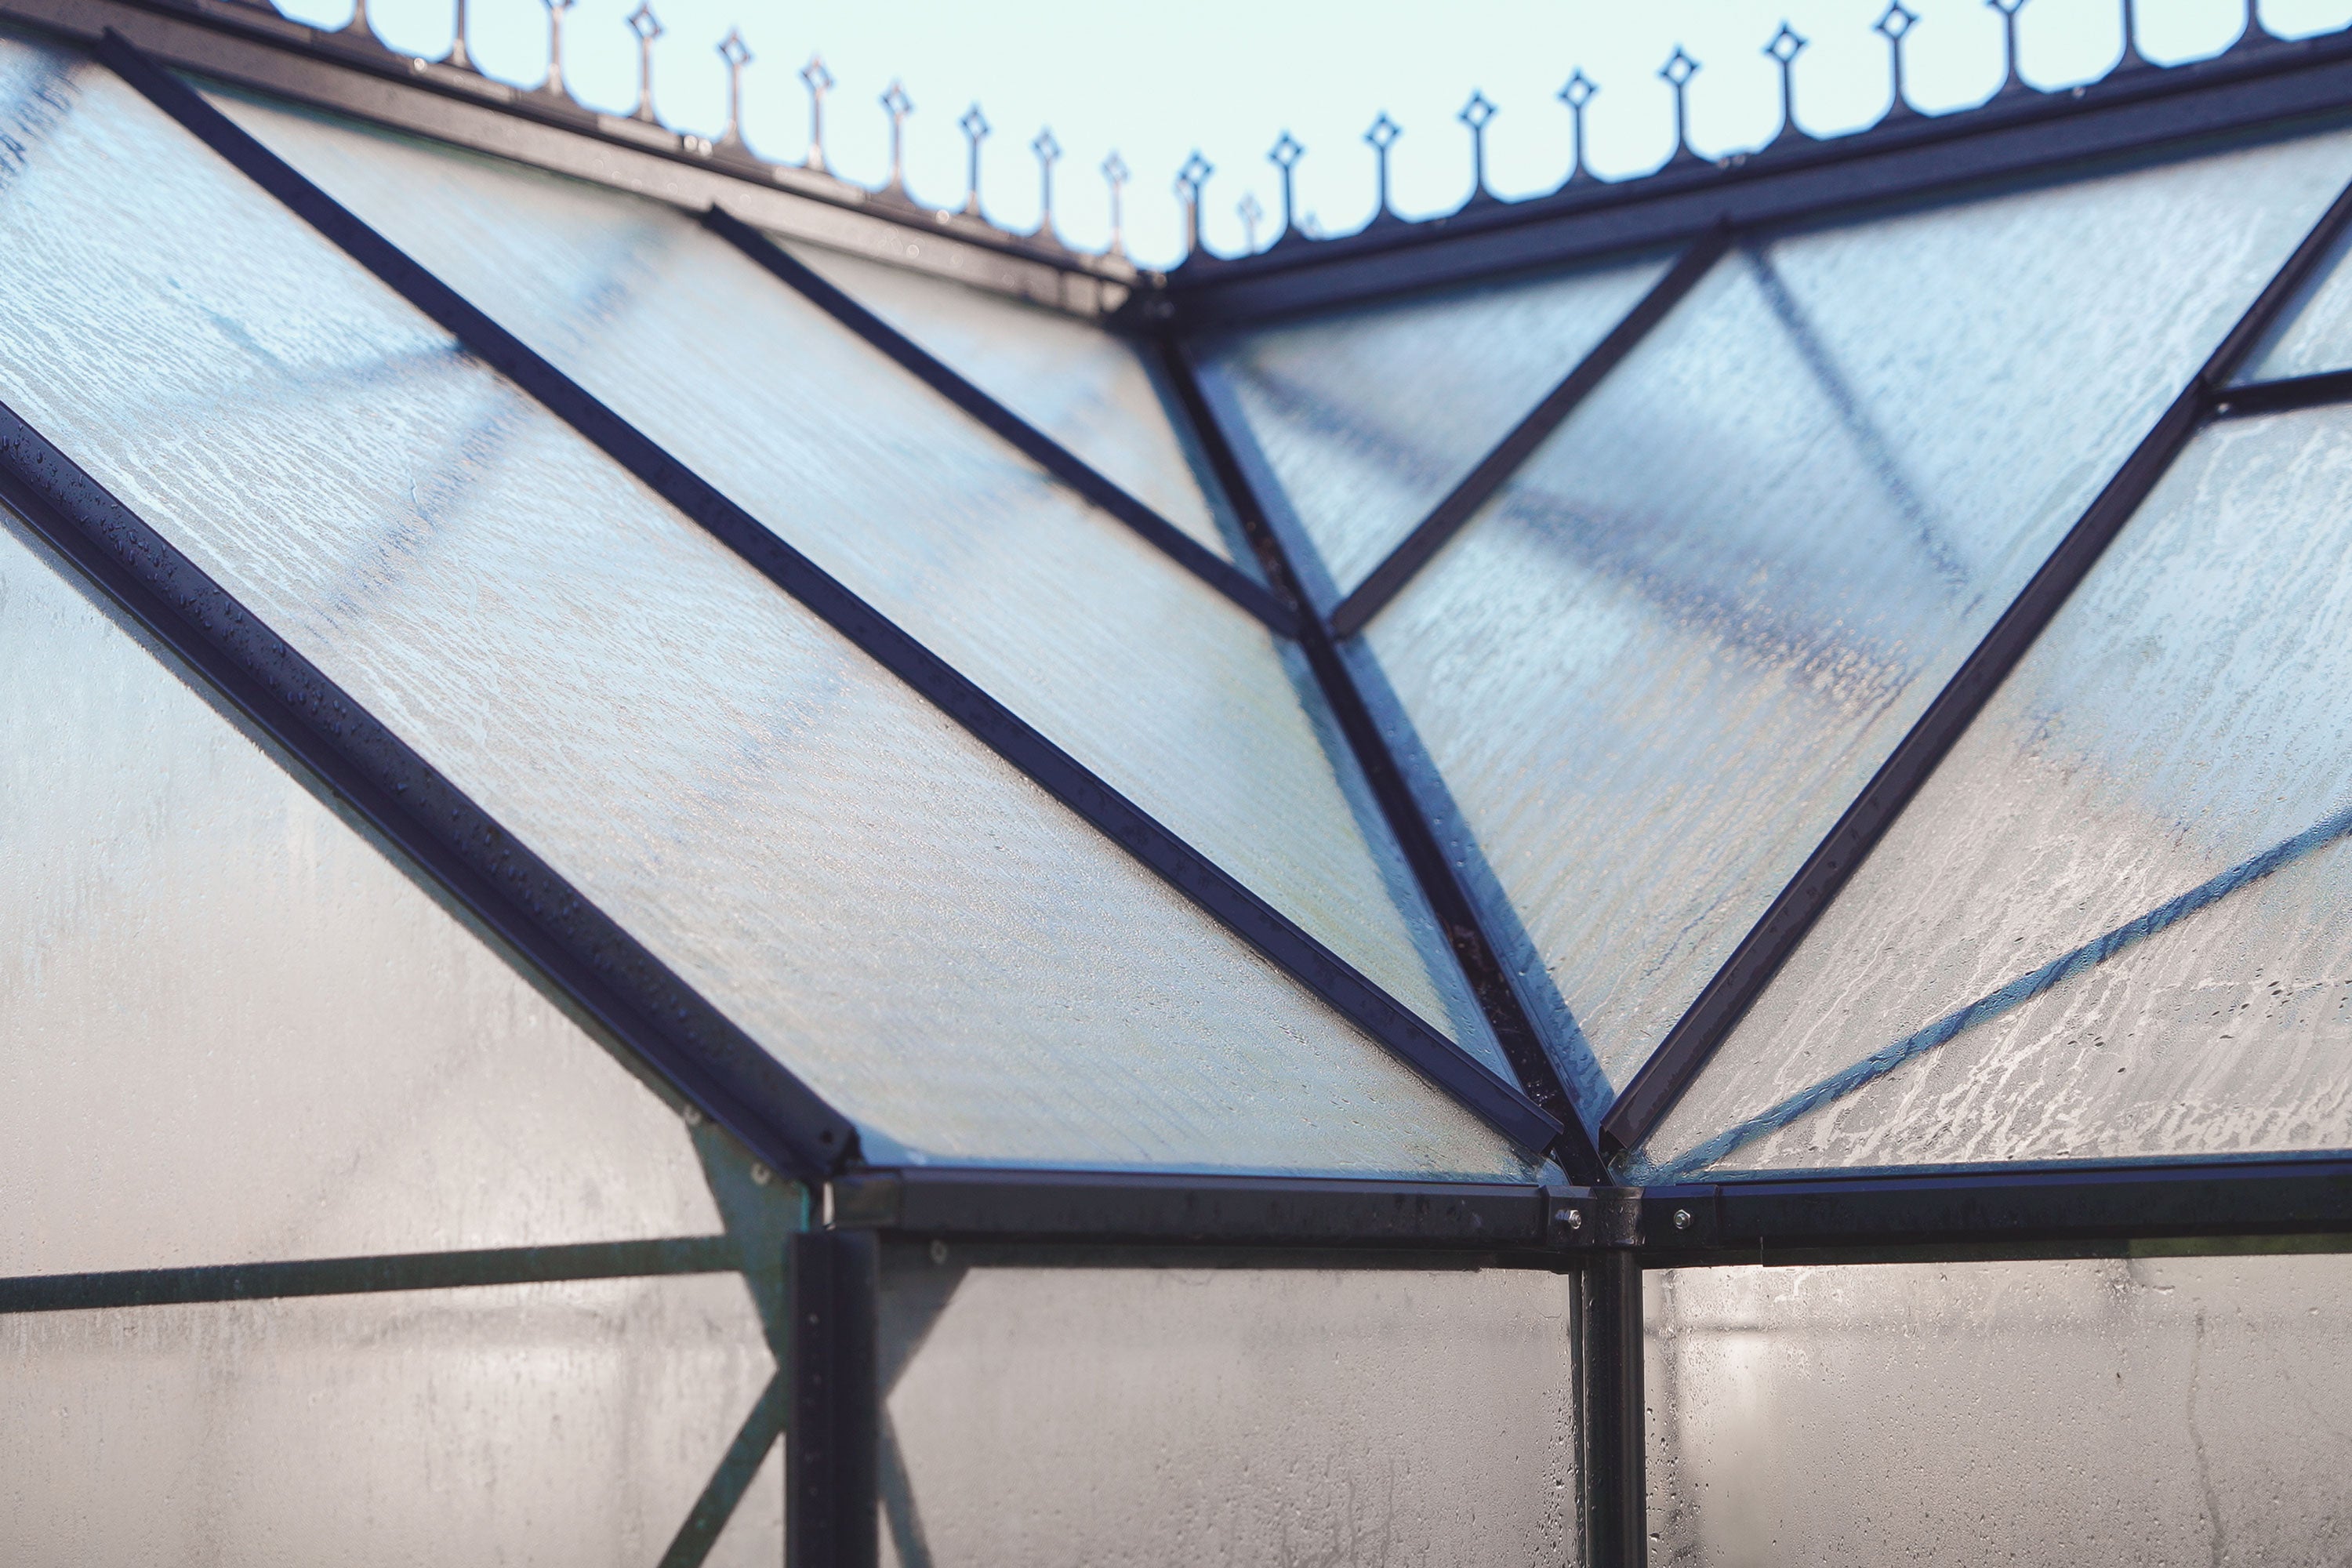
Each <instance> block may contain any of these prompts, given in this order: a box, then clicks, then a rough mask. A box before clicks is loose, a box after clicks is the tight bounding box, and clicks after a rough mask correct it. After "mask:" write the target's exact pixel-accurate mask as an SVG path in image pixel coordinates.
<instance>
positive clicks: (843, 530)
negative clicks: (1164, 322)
mask: <svg viewBox="0 0 2352 1568" xmlns="http://www.w3.org/2000/svg"><path fill="white" fill-rule="evenodd" d="M224 107H226V108H227V109H228V110H231V111H232V112H234V113H235V114H236V115H237V116H238V117H239V118H241V119H242V120H243V121H245V122H246V123H247V124H248V125H249V126H250V127H251V128H252V129H253V130H254V131H255V132H257V134H259V135H261V136H263V137H265V138H266V139H268V141H269V142H271V144H272V145H273V146H275V147H277V148H278V149H279V150H280V151H282V152H283V153H285V154H286V155H287V156H289V158H290V159H292V160H293V161H294V162H296V163H298V164H299V166H300V167H301V168H302V169H303V170H304V171H305V172H306V173H307V174H310V175H311V176H313V177H314V178H316V179H317V180H319V181H320V183H321V184H323V185H325V186H326V188H327V189H329V190H330V191H331V192H333V193H334V194H335V195H337V196H338V197H339V198H340V199H341V200H343V201H345V202H347V203H349V204H350V205H352V208H353V210H355V211H357V212H358V213H359V214H360V215H361V216H362V217H364V218H366V219H367V220H368V221H369V222H371V223H373V224H375V225H376V226H378V227H379V228H380V229H382V230H383V232H384V233H386V234H388V235H389V236H390V237H392V239H393V240H394V242H395V243H396V244H399V245H400V246H402V247H404V248H405V249H407V250H408V251H409V252H410V253H411V254H413V255H415V257H416V258H418V259H419V260H421V261H423V262H424V263H425V265H426V266H427V267H430V268H433V269H434V271H435V272H436V273H437V274H438V275H439V276H440V277H441V278H442V279H444V280H445V281H446V282H448V283H450V284H451V285H452V286H453V287H455V288H457V289H458V290H459V291H460V292H461V293H463V294H465V295H466V296H467V298H468V299H470V300H472V301H473V302H474V303H475V304H477V305H478V306H480V307H481V308H482V309H484V310H488V312H490V314H491V315H493V316H495V317H496V318H498V319H499V321H500V322H501V324H503V325H505V326H506V327H507V328H508V329H509V330H510V331H516V332H518V333H520V335H522V336H523V337H524V338H525V339H526V340H527V341H529V342H530V343H531V344H532V345H533V346H534V347H536V348H538V349H539V350H540V351H541V352H542V353H546V354H547V355H548V356H549V357H550V358H551V359H552V360H554V361H555V362H556V363H558V364H559V365H561V366H562V367H563V368H564V369H565V370H566V371H567V372H568V373H570V374H574V375H576V376H578V377H579V378H580V379H581V381H582V382H583V384H585V385H586V386H587V387H588V388H589V390H590V391H592V392H593V393H594V394H595V395H598V396H599V397H601V398H603V399H604V401H605V402H606V403H608V404H609V405H612V406H613V407H614V408H615V409H617V410H618V411H619V412H620V413H621V414H622V415H623V416H625V417H626V418H628V419H629V420H631V421H632V422H633V423H635V425H637V426H639V427H640V428H641V429H644V430H646V432H647V433H648V434H650V435H652V436H653V437H655V439H656V440H658V441H660V442H661V443H663V445H664V446H665V447H667V449H668V450H669V451H670V452H672V453H673V454H674V455H676V456H677V457H678V458H680V459H681V460H683V461H684V462H686V463H687V464H688V466H689V467H691V468H694V469H695V470H696V471H697V472H698V473H699V474H701V475H703V476H704V477H705V478H707V479H709V480H710V481H711V482H712V483H714V484H716V485H717V486H719V489H722V490H725V491H726V492H727V493H728V494H729V495H730V496H731V497H732V498H734V499H735V500H737V501H739V502H740V503H741V504H743V505H744V506H746V507H748V508H749V509H750V510H751V511H752V512H754V513H755V514H756V515H758V516H759V517H761V518H762V519H764V520H765V521H767V522H768V523H769V524H770V525H771V526H772V527H773V528H774V529H775V530H776V531H778V532H779V533H781V534H782V535H783V536H784V537H785V538H787V539H789V540H790V541H792V542H793V543H794V544H795V545H796V546H798V547H800V548H802V549H803V550H805V551H806V552H809V553H810V554H811V555H812V556H813V557H814V558H815V559H816V561H817V562H818V563H820V564H821V565H823V566H824V567H825V569H826V570H828V571H830V572H832V573H834V574H836V575H837V576H839V577H840V578H841V579H842V580H843V581H845V583H847V584H848V585H849V586H850V587H851V589H853V590H854V591H856V593H858V594H859V595H863V596H864V597H865V598H866V601H867V602H868V603H870V604H873V605H876V606H877V608H879V609H880V610H881V611H882V612H883V613H884V614H885V615H887V616H890V617H891V618H892V619H894V620H896V621H897V622H898V624H899V625H901V626H905V627H906V628H907V629H908V631H910V632H912V633H913V634H914V635H915V636H916V637H918V638H919V639H920V640H921V641H922V642H923V643H924V644H925V645H926V646H927V647H929V648H930V649H931V650H932V651H933V652H935V653H937V654H939V655H940V657H941V658H945V659H946V660H947V661H948V662H949V663H950V664H952V665H954V666H955V667H956V668H958V669H960V670H961V671H963V672H964V673H965V674H966V675H969V676H970V677H971V678H972V679H974V680H977V681H978V682H979V683H980V684H981V685H982V686H983V687H985V688H987V689H988V690H989V691H990V692H992V694H993V695H995V696H996V697H998V698H999V699H1000V700H1003V702H1004V703H1005V704H1006V705H1007V706H1008V707H1011V708H1012V709H1013V710H1015V711H1017V712H1019V713H1020V714H1021V715H1022V716H1023V717H1024V718H1026V719H1027V720H1029V721H1030V722H1032V723H1034V724H1035V725H1036V726H1037V727H1038V728H1039V729H1041V730H1043V731H1045V733H1046V734H1047V735H1049V736H1050V737H1052V738H1053V739H1054V740H1055V742H1058V743H1059V744H1061V745H1062V746H1063V747H1064V748H1065V749H1066V750H1067V751H1069V752H1071V753H1072V754H1073V755H1075V756H1076V757H1077V758H1078V759H1079V761H1081V762H1082V763H1086V764H1087V766H1089V767H1090V768H1092V769H1094V770H1095V772H1096V773H1098V774H1100V775H1101V776H1103V777H1104V778H1106V779H1107V780H1108V782H1109V783H1111V784H1113V785H1114V786H1115V787H1117V788H1118V789H1119V790H1120V791H1121V792H1123V793H1124V794H1126V795H1128V797H1129V799H1132V800H1134V801H1135V802H1137V803H1138V804H1139V805H1141V806H1142V807H1143V808H1144V809H1145V810H1146V811H1149V812H1150V813H1151V814H1152V816H1155V817H1157V818H1158V819H1159V820H1160V821H1161V822H1163V823H1165V824H1167V825H1168V826H1169V827H1171V829H1173V830H1174V831H1175V833H1176V834H1177V835H1178V837H1181V838H1183V839H1184V840H1185V841H1186V842H1187V843H1189V844H1191V845H1192V846H1193V847H1196V848H1198V849H1200V850H1201V851H1202V853H1204V854H1206V855H1208V856H1209V857H1210V858H1212V859H1213V860H1215V861H1216V862H1217V863H1218V864H1220V865H1222V866H1223V867H1225V868H1227V869H1229V870H1230V871H1232V872H1233V873H1234V875H1235V876H1236V877H1238V878H1239V879H1241V880H1242V881H1244V883H1246V884H1248V885H1249V886H1250V887H1251V888H1252V889H1254V890H1255V891H1256V892H1257V893H1258V894H1259V895H1260V896H1261V897H1263V898H1265V900H1266V901H1267V902H1269V903H1272V904H1274V905H1275V906H1276V907H1277V908H1279V909H1281V910H1283V911H1284V912H1286V913H1287V914H1288V915H1290V916H1291V917H1292V918H1293V919H1294V920H1296V921H1298V922H1299V923H1300V924H1301V925H1303V926H1305V927H1306V928H1307V930H1308V931H1312V932H1313V933H1314V934H1315V935H1316V936H1318V937H1319V938H1321V939H1322V940H1323V942H1325V943H1327V944H1328V946H1329V947H1330V948H1331V949H1332V950H1333V951H1334V952H1338V953H1339V955H1340V956H1341V957H1343V958H1345V959H1347V960H1348V961H1349V963H1352V964H1354V965H1355V966H1356V967H1357V968H1358V969H1359V970H1360V971H1361V972H1362V973H1364V974H1366V975H1367V976H1369V977H1370V979H1372V980H1373V981H1374V982H1375V983H1376V984H1379V985H1381V987H1382V988H1383V989H1385V990H1386V991H1388V992H1389V994H1391V995H1392V996H1394V997H1396V998H1397V999H1398V1000H1399V1001H1401V1002H1402V1003H1403V1004H1404V1005H1406V1006H1407V1007H1410V1008H1412V1010H1413V1011H1414V1012H1416V1013H1418V1014H1419V1015H1421V1016H1422V1017H1423V1018H1424V1019H1425V1020H1427V1021H1428V1022H1429V1023H1431V1024H1432V1025H1433V1026H1436V1027H1437V1028H1439V1029H1440V1030H1442V1031H1444V1032H1445V1033H1446V1034H1448V1035H1449V1036H1452V1037H1455V1038H1458V1039H1461V1040H1463V1041H1465V1042H1466V1043H1468V1044H1469V1045H1470V1046H1471V1047H1472V1048H1473V1049H1475V1050H1477V1051H1479V1052H1481V1053H1482V1054H1483V1055H1485V1056H1486V1058H1487V1059H1488V1061H1489V1064H1490V1065H1492V1066H1494V1067H1495V1068H1496V1069H1497V1070H1498V1071H1502V1072H1506V1073H1507V1071H1508V1069H1507V1067H1506V1066H1505V1065H1504V1058H1503V1057H1502V1054H1501V1050H1500V1047H1497V1046H1496V1045H1495V1044H1494V1043H1493V1041H1492V1037H1491V1036H1490V1034H1489V1033H1488V1031H1487V1029H1486V1023H1485V1020H1484V1018H1483V1016H1481V1015H1480V1014H1479V1012H1478V1009H1477V1007H1476V1005H1475V1002H1474V1000H1473V999H1472V997H1471V995H1470V994H1469V990H1468V987H1467V986H1466V985H1465V984H1464V983H1463V982H1462V980H1461V977H1460V971H1459V970H1458V968H1456V966H1455V964H1454V958H1453V955H1452V952H1451V950H1450V949H1449V948H1447V946H1446V945H1445V943H1444V939H1443V936H1442V935H1441V933H1440V931H1439V930H1438V927H1437V923H1436V921H1435V920H1434V919H1433V917H1432V916H1431V915H1430V914H1429V912H1428V910H1427V909H1426V906H1425V905H1424V904H1423V902H1422V900H1421V899H1420V896H1419V894H1418V892H1417V890H1416V889H1414V887H1413V885H1412V878H1411V875H1410V872H1409V870H1408V869H1407V868H1406V867H1405V865H1404V863H1403V858H1402V854H1401V853H1399V852H1398V851H1397V849H1396V848H1395V847H1394V846H1393V844H1392V842H1391V839H1390V837H1389V836H1388V832H1387V828H1386V825H1385V824H1384V823H1383V822H1382V821H1381V817H1380V815H1379V811H1378V807H1377V806H1376V805H1375V804H1374V803H1373V801H1372V799H1371V796H1370V791H1369V789H1368V787H1367V786H1366V785H1365V784H1363V782H1362V781H1361V779H1360V776H1359V775H1358V773H1356V771H1355V769H1354V767H1353V764H1352V763H1350V762H1348V761H1346V760H1345V758H1346V744H1345V742H1344V740H1343V739H1342V738H1341V737H1340V736H1339V732H1338V731H1337V728H1336V726H1335V725H1334V724H1333V722H1332V721H1330V720H1329V719H1328V716H1327V715H1326V714H1325V713H1324V712H1323V710H1322V707H1321V702H1320V699H1319V698H1318V697H1317V696H1316V695H1315V694H1314V693H1315V683H1314V679H1313V677H1312V675H1311V673H1310V672H1309V671H1308V670H1307V668H1306V665H1305V662H1304V659H1303V658H1302V657H1301V656H1300V655H1299V654H1298V653H1297V649H1296V648H1294V647H1290V646H1289V645H1287V644H1277V643H1276V640H1275V639H1274V637H1272V636H1271V635H1269V634H1268V633H1267V632H1266V630H1265V627H1264V626H1260V625H1259V624H1258V623H1257V622H1256V621H1255V620H1254V619H1252V618H1251V617H1250V616H1248V615H1246V614H1244V612H1243V611H1241V610H1240V609H1238V608H1237V607H1235V606H1234V605H1233V604H1232V603H1231V602H1230V601H1228V600H1226V599H1225V598H1224V597H1223V595H1220V594H1218V593H1217V592H1216V591H1215V590H1213V589H1212V588H1210V587H1208V586H1207V585H1206V584H1202V582H1200V581H1199V580H1198V579H1197V578H1194V577H1193V576H1192V575H1191V574H1189V573H1187V572H1186V571H1184V570H1183V569H1182V568H1181V567H1179V566H1177V565H1176V564H1175V563H1172V562H1171V561H1170V560H1169V559H1168V558H1167V557H1166V556H1164V555H1162V554H1161V553H1160V552H1159V551H1157V550H1155V549H1154V548H1153V547H1152V546H1150V545H1149V544H1147V543H1145V542H1143V541H1142V540H1141V539H1139V538H1138V537H1137V536H1136V535H1135V534H1134V533H1133V532H1132V531H1130V530H1129V529H1128V528H1127V526H1126V525H1125V524H1123V523H1120V522H1118V521H1115V520H1113V519H1111V518H1110V517H1108V516H1107V515H1106V514H1104V513H1101V512H1098V511H1096V510H1092V509H1091V508H1089V507H1087V506H1086V505H1085V504H1083V503H1082V502H1080V501H1079V500H1076V498H1075V497H1074V496H1073V495H1071V494H1070V493H1069V492H1068V491H1066V490H1064V489H1061V488H1060V487H1059V486H1058V485H1056V484H1055V483H1054V482H1053V481H1051V480H1050V479H1047V478H1046V477H1045V475H1044V473H1043V472H1042V471H1041V470H1039V469H1037V468H1034V467H1033V466H1032V465H1031V464H1030V463H1029V462H1028V460H1027V459H1026V458H1023V457H1021V456H1020V455H1019V454H1018V453H1017V452H1015V451H1014V450H1013V448H1012V447H1009V446H1007V445H1005V444H1004V443H1003V442H1002V441H1000V440H999V439H998V438H997V437H995V436H993V435H992V434H990V433H989V432H988V431H987V430H985V429H983V428H982V426H979V425H977V424H976V423H974V422H973V421H972V420H971V419H970V418H968V417H967V416H965V415H964V414H963V413H962V412H961V410H959V409H957V408H955V407H954V406H953V405H950V404H949V403H948V402H946V401H945V400H944V399H942V398H940V396H939V395H937V394H935V393H933V392H932V391H931V390H930V389H929V388H928V387H926V386H924V385H923V384H921V383H920V382H919V381H917V380H916V379H915V378H914V377H913V376H911V375H909V374H907V373H906V372H904V371H902V370H900V369H899V368H898V366H897V365H895V364H893V363H890V362H888V361H887V360H885V359H884V358H882V357H881V356H880V355H879V354H878V353H876V352H875V351H874V350H873V349H872V348H871V347H869V346H868V345H867V344H866V343H865V342H863V341H861V340H859V339H858V338H857V337H856V335H855V334H853V333H851V332H850V331H848V330H847V329H846V328H844V327H842V326H841V325H839V324H838V323H837V322H835V321H834V320H833V319H832V318H831V317H830V316H827V315H825V314H824V312H823V311H821V310H818V309H817V308H816V307H815V306H814V305H812V304H810V303H808V302H807V301H806V300H803V299H802V298H801V297H800V296H799V295H798V294H796V293H795V292H793V290H792V289H790V288H788V287H787V286H785V285H784V284H783V283H782V282H781V281H780V280H779V279H775V278H773V277H772V276H770V275H769V274H768V273H767V272H765V271H763V270H761V268H758V267H757V266H755V265H754V264H753V263H752V262H751V261H750V260H748V259H746V258H744V257H743V256H742V255H741V254H740V253H739V252H738V251H736V250H735V248H734V247H732V246H730V245H729V244H727V243H726V242H725V241H724V240H721V239H719V237H717V236H715V235H713V234H710V233H709V232H708V231H706V230H704V229H703V228H702V227H701V226H698V225H697V224H695V223H693V222H691V221H690V220H688V218H686V217H684V216H681V215H679V214H677V213H676V212H673V211H671V210H670V209H668V208H667V207H664V206H661V205H656V204H655V203H652V202H647V201H642V200H639V199H637V198H635V197H631V196H626V195H620V194H617V193H614V192H612V191H609V190H606V189H604V188H603V187H600V186H594V185H590V184H583V183H580V182H577V181H572V180H565V179H561V178H558V177H556V176H554V175H550V174H539V173H536V172H533V171H530V170H528V169H524V168H522V167H520V165H515V164H509V163H499V162H495V161H492V160H488V159H484V158H479V157H475V156H472V155H468V154H463V153H453V152H451V151H449V150H447V149H445V148H438V147H435V146H433V145H430V144H427V143H423V142H412V141H407V140H404V139H400V138H395V137H393V136H390V135H385V134H379V133H376V132H367V131H362V130H360V129H357V128H355V127H352V126H350V125H348V124H345V123H343V122H341V121H330V120H326V119H322V118H318V117H313V116H310V115H305V114H300V113H297V112H293V111H289V110H278V109H272V108H268V107H265V106H262V105H259V104H256V103H251V102H247V101H244V100H224ZM1086 330H1087V331H1091V330H1092V329H1086ZM1121 352H1125V351H1123V350H1122V351H1121Z"/></svg>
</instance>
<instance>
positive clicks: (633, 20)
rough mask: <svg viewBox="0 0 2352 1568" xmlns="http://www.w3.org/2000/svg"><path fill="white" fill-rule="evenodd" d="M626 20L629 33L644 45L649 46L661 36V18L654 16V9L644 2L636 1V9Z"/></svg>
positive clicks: (643, 0)
mask: <svg viewBox="0 0 2352 1568" xmlns="http://www.w3.org/2000/svg"><path fill="white" fill-rule="evenodd" d="M628 20H629V31H631V32H632V33H635V35H636V36H637V37H640V38H642V39H644V40H645V41H646V43H649V44H650V43H652V42H653V41H654V40H655V39H656V38H658V37H661V36H662V25H661V18H660V17H658V16H655V15H654V8H653V7H652V6H651V5H646V3H645V0H637V8H636V9H635V10H634V11H632V12H630V13H629V18H628Z"/></svg>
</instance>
